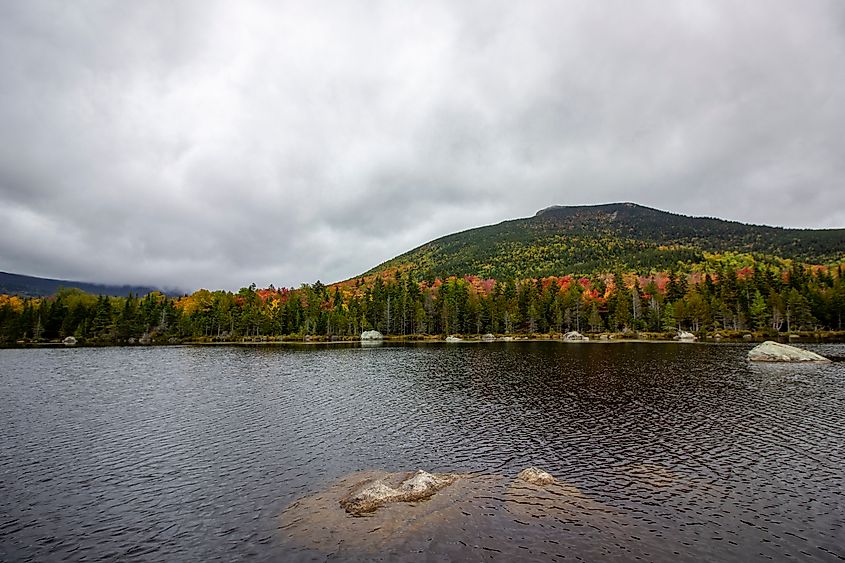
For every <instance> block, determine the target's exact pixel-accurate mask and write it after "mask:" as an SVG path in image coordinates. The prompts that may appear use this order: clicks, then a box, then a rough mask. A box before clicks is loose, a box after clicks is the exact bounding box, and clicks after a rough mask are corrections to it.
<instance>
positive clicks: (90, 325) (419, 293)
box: [0, 265, 845, 344]
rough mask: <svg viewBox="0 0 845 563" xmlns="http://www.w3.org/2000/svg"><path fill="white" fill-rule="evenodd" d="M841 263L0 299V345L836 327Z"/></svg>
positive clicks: (391, 276) (412, 277)
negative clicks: (366, 333)
mask: <svg viewBox="0 0 845 563" xmlns="http://www.w3.org/2000/svg"><path fill="white" fill-rule="evenodd" d="M843 317H845V285H844V284H843V280H842V267H841V266H840V267H839V268H833V269H829V268H818V267H817V268H808V267H804V266H799V265H795V266H793V267H792V268H791V269H790V270H788V271H785V272H781V271H774V270H772V269H765V268H758V269H751V268H743V269H741V270H739V271H737V270H735V269H732V268H730V269H726V270H721V271H717V272H712V273H692V274H678V273H674V272H670V273H667V274H657V275H648V276H639V275H634V274H621V273H616V274H603V275H596V276H592V277H589V278H586V277H585V278H574V277H572V276H564V277H545V278H535V279H526V280H507V281H496V280H492V279H481V278H478V277H473V276H466V277H461V278H456V277H452V278H448V279H446V280H441V279H434V280H431V279H429V280H420V279H418V278H417V277H416V274H415V272H414V271H394V272H391V273H386V274H381V275H375V276H371V277H368V278H360V279H356V280H352V281H349V282H343V283H340V284H335V285H333V286H326V285H323V284H322V283H320V282H319V281H318V282H316V283H314V284H305V285H302V286H301V287H299V288H297V289H275V288H273V287H272V286H271V287H270V288H268V289H256V287H255V285H254V284H253V285H252V286H250V287H246V288H242V289H241V290H240V291H238V292H237V293H233V292H228V291H213V292H212V291H208V290H204V289H203V290H199V291H197V292H194V293H193V294H191V295H186V296H183V297H178V298H171V297H167V296H165V295H162V294H160V293H151V294H149V295H146V296H143V297H137V296H132V295H130V296H129V297H125V298H124V297H104V296H93V295H89V294H86V293H84V292H82V291H79V290H74V289H63V290H60V291H59V292H58V293H57V294H56V295H54V296H53V297H50V298H45V299H38V298H20V297H16V296H8V295H2V296H0V342H2V343H5V344H11V343H15V342H21V341H51V340H59V339H63V338H65V337H67V336H73V337H75V338H77V339H80V340H82V341H85V342H90V343H98V342H99V343H131V342H137V341H141V342H146V341H152V342H163V341H170V342H177V341H182V340H185V339H211V340H233V339H240V338H245V337H251V338H256V337H257V338H261V337H265V336H267V337H291V338H305V337H307V336H315V337H338V338H343V337H356V336H357V335H359V334H360V333H361V332H362V331H364V330H370V329H375V330H379V331H381V332H382V333H384V334H386V335H414V334H465V335H471V334H484V333H488V332H489V333H495V334H503V333H550V332H552V333H553V332H558V333H561V332H567V331H570V330H577V331H580V332H603V331H612V332H618V331H651V332H661V331H674V330H679V329H683V330H689V331H693V332H701V331H717V330H755V331H763V332H772V333H775V332H785V331H807V330H817V329H831V330H842V328H843V325H842V321H843Z"/></svg>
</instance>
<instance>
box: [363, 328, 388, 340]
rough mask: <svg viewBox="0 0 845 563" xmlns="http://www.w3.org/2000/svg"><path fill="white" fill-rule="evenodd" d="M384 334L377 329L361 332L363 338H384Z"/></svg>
mask: <svg viewBox="0 0 845 563" xmlns="http://www.w3.org/2000/svg"><path fill="white" fill-rule="evenodd" d="M383 339H384V335H383V334H382V333H380V332H379V331H377V330H365V331H364V332H362V333H361V340H383Z"/></svg>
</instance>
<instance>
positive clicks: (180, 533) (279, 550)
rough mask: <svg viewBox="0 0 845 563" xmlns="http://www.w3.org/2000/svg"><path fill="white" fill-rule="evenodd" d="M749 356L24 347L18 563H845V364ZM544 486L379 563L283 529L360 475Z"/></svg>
mask: <svg viewBox="0 0 845 563" xmlns="http://www.w3.org/2000/svg"><path fill="white" fill-rule="evenodd" d="M747 349H748V347H747V346H731V345H720V346H706V345H681V344H634V343H613V344H606V345H605V344H596V345H588V346H570V345H566V344H562V343H555V342H542V343H519V342H513V343H503V344H493V345H484V346H470V345H467V346H442V345H431V344H428V345H419V346H407V347H391V346H383V347H375V348H360V347H357V346H348V345H341V346H336V347H291V348H281V347H263V348H201V347H197V348H191V347H184V348H126V349H120V348H110V349H62V350H0V394H1V395H0V396H2V397H3V408H2V409H0V427H2V428H3V430H2V432H3V434H2V436H3V448H2V449H0V560H4V561H6V560H8V561H12V560H14V561H53V560H55V561H60V560H74V561H77V560H145V561H147V560H161V561H170V560H204V561H205V560H225V561H232V560H235V561H237V560H259V561H261V560H266V561H272V560H279V559H286V560H314V559H317V560H328V559H342V560H371V559H382V560H403V559H404V560H438V561H439V560H466V559H494V560H503V561H507V560H513V559H515V558H518V559H520V560H538V561H539V560H546V561H547V560H557V559H560V560H563V559H567V560H571V559H581V560H605V561H606V560H610V561H614V560H619V561H628V560H631V559H635V558H641V559H643V560H651V561H657V560H663V561H676V560H720V561H746V560H748V559H762V558H772V559H778V560H780V559H785V558H787V557H793V558H799V559H808V558H812V559H813V560H819V561H839V560H842V559H843V558H845V536H843V533H842V530H843V529H845V508H843V507H845V503H844V502H843V492H845V469H843V468H845V422H843V417H842V413H843V412H845V363H843V362H834V363H832V364H830V365H824V366H821V365H819V366H782V365H777V366H757V365H751V364H749V363H748V362H747V361H745V353H746V351H747ZM814 349H815V350H816V351H819V352H820V353H823V354H827V355H830V356H836V357H845V347H844V346H841V345H824V346H818V347H815V348H814ZM528 465H538V466H541V467H543V468H544V469H546V470H547V471H549V472H551V473H553V474H554V475H556V476H557V477H558V478H559V479H561V480H562V481H563V482H564V483H565V484H566V488H564V489H560V490H557V491H551V492H548V493H543V494H538V493H537V492H536V491H534V490H532V489H530V488H525V487H510V488H502V487H504V485H502V484H501V482H499V481H496V484H495V485H493V484H491V485H490V486H487V487H480V488H479V489H478V490H475V491H472V492H471V494H469V496H468V499H467V501H466V503H465V504H462V505H461V507H460V511H457V512H455V514H454V515H453V516H454V518H453V519H452V520H449V521H448V522H445V521H444V522H440V523H432V524H431V526H432V527H430V528H420V529H419V530H417V531H416V532H414V533H409V534H408V535H407V536H403V538H404V539H402V540H401V541H399V540H396V542H398V543H388V544H385V545H382V546H381V547H382V548H383V551H381V552H378V553H374V552H372V551H368V550H367V549H365V547H362V546H358V547H357V548H352V547H350V546H348V545H344V544H342V543H337V542H334V543H332V541H331V538H332V537H333V536H332V533H333V532H332V530H331V529H326V528H327V526H326V525H324V526H321V527H320V530H317V531H315V530H311V532H310V533H312V534H317V535H320V534H322V536H321V537H320V538H317V539H315V538H312V539H313V540H314V541H315V542H317V543H320V542H322V543H320V545H321V546H323V548H324V549H323V550H319V549H315V548H314V547H313V545H311V546H308V545H303V543H302V542H301V541H296V538H294V537H292V534H293V529H292V528H285V529H280V528H279V520H278V516H279V514H281V513H282V512H283V510H284V508H285V507H286V506H288V505H290V504H291V503H293V502H295V501H296V499H300V498H303V497H307V496H308V495H313V494H315V493H316V492H318V491H320V490H322V489H325V488H326V487H328V486H329V485H330V484H331V483H333V482H335V481H336V480H338V479H340V478H342V477H343V476H345V475H347V474H350V473H353V472H356V471H360V470H368V469H379V470H387V471H404V470H412V469H416V468H425V469H428V470H432V471H463V472H472V473H473V474H474V475H498V476H501V478H502V479H509V478H510V477H512V476H513V475H515V474H516V473H517V472H518V471H519V470H520V469H522V468H524V467H526V466H528ZM503 482H504V481H503ZM573 491H577V494H575V493H574V492H573ZM326 538H328V540H327V539H326ZM300 539H301V538H300ZM318 539H319V541H317V540H318Z"/></svg>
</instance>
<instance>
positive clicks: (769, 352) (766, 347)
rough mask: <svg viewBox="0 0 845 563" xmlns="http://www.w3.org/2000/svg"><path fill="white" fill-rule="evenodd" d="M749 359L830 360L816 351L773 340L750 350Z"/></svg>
mask: <svg viewBox="0 0 845 563" xmlns="http://www.w3.org/2000/svg"><path fill="white" fill-rule="evenodd" d="M748 359H749V360H751V361H752V362H829V361H830V360H829V359H827V358H825V357H824V356H820V355H818V354H816V353H815V352H810V351H809V350H803V349H801V348H796V347H795V346H790V345H788V344H781V343H779V342H774V341H772V340H767V341H765V342H763V343H762V344H759V345H757V346H755V347H754V348H752V349H751V350H750V351H749V352H748Z"/></svg>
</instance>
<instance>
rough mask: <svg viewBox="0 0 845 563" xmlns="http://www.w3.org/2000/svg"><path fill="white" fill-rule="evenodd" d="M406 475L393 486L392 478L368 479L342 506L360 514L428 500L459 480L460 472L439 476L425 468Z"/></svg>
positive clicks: (348, 496) (344, 499) (342, 502)
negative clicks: (393, 504)
mask: <svg viewBox="0 0 845 563" xmlns="http://www.w3.org/2000/svg"><path fill="white" fill-rule="evenodd" d="M402 477H404V478H402V479H401V481H400V482H399V483H398V484H396V485H392V484H391V483H390V482H389V479H384V480H382V479H375V480H371V479H368V480H366V481H364V482H362V483H359V485H358V486H357V487H356V488H354V489H353V490H352V491H351V492H350V493H349V495H347V496H346V497H344V498H343V499H341V500H340V506H341V507H342V508H343V509H344V510H345V511H346V512H348V513H349V514H353V515H356V516H360V515H361V514H366V513H368V512H373V511H375V510H377V509H379V508H380V507H382V506H384V505H385V504H389V503H394V502H415V501H420V500H425V499H427V498H429V497H431V496H433V495H434V494H435V493H436V492H437V491H439V490H441V489H443V488H444V487H447V486H449V485H451V484H452V483H454V482H455V480H457V479H458V476H457V475H453V474H441V475H436V474H433V473H427V472H425V471H422V470H420V471H417V472H416V473H415V474H412V475H409V474H404V475H403V476H402Z"/></svg>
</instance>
